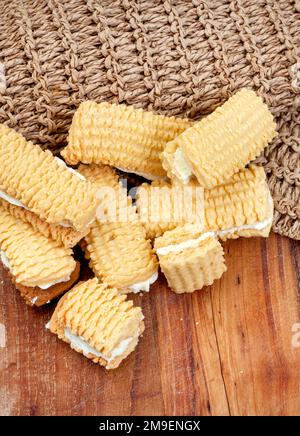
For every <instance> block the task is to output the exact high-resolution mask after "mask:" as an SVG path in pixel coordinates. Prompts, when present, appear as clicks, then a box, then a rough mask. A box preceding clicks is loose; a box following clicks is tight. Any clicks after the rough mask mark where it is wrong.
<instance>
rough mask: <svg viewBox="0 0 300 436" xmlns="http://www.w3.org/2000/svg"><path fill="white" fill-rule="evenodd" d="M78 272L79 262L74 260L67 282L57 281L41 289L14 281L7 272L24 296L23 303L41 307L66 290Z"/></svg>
mask: <svg viewBox="0 0 300 436" xmlns="http://www.w3.org/2000/svg"><path fill="white" fill-rule="evenodd" d="M79 274H80V263H79V262H77V261H76V267H75V269H74V271H73V272H72V273H71V276H70V280H69V281H68V282H63V283H57V284H56V285H53V286H50V288H48V289H41V288H39V287H38V286H35V287H29V286H23V285H21V284H20V283H16V282H15V277H14V276H13V275H12V274H11V273H9V275H10V277H11V280H12V282H13V283H14V285H15V286H16V288H17V289H18V291H20V294H21V297H22V298H24V300H25V303H26V304H28V305H29V306H35V307H41V306H43V305H44V304H48V303H50V302H51V301H52V300H54V299H55V298H57V297H59V296H60V295H62V294H64V293H65V292H66V291H68V290H69V289H70V288H71V287H72V286H73V285H74V284H75V283H76V282H77V281H78V278H79Z"/></svg>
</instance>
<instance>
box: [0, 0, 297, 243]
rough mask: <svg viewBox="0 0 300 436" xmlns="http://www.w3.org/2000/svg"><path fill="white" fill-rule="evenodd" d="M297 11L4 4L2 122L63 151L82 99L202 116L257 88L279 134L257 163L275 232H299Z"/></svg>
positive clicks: (201, 4) (85, 0)
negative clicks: (268, 193)
mask: <svg viewBox="0 0 300 436" xmlns="http://www.w3.org/2000/svg"><path fill="white" fill-rule="evenodd" d="M299 12H300V5H299V1H298V0H297V1H293V0H232V1H229V0H219V1H218V0H215V1H209V0H207V1H200V0H189V1H188V0H172V1H171V0H165V1H162V0H109V1H108V0H102V1H99V0H68V1H64V0H61V1H59V0H47V1H46V0H23V1H18V0H0V29H1V32H0V62H1V65H0V122H4V123H6V124H8V125H9V126H11V127H14V128H16V129H17V130H18V131H20V132H22V133H23V134H24V135H25V136H26V137H27V138H29V139H32V140H33V141H35V142H39V143H41V144H42V145H43V146H44V147H49V148H51V149H52V150H58V149H59V148H60V147H62V146H63V145H64V144H65V143H66V136H67V132H68V128H69V126H70V122H71V119H72V115H73V113H74V111H75V109H76V107H77V106H78V105H79V103H80V102H81V101H83V100H85V99H92V100H96V101H97V102H100V101H114V102H122V103H126V104H128V105H135V106H137V107H143V108H144V109H148V110H151V111H154V112H157V113H163V114H167V115H178V116H188V117H191V118H194V119H198V118H200V117H201V116H202V115H204V114H207V113H209V112H211V111H212V110H214V109H215V108H216V107H217V106H218V105H220V104H221V103H223V102H224V101H225V100H226V99H227V98H228V97H229V96H230V95H232V94H233V93H234V92H235V91H236V90H237V89H239V88H241V87H245V86H246V87H251V88H253V89H254V90H256V91H257V92H258V93H259V94H261V95H263V97H264V99H265V101H266V102H267V103H268V105H269V106H270V108H271V110H272V112H273V114H274V115H275V116H276V119H277V124H278V129H279V137H278V138H277V139H276V140H275V141H274V143H273V144H271V145H270V146H269V147H268V149H267V150H266V152H265V155H264V157H262V158H260V162H262V163H263V165H264V166H265V169H266V172H267V174H268V176H269V183H270V187H271V190H272V194H273V197H274V200H275V207H276V213H275V219H274V226H273V228H274V230H275V231H277V232H279V233H282V234H284V235H288V236H290V237H292V238H295V239H300V206H299V203H300V201H299V200H300V158H299V151H300V143H299V133H300V132H299V129H300V126H299V124H300V116H299V104H300V103H299V100H300V96H299V89H300V65H299V62H300V60H299V52H298V53H297V48H298V50H299V47H300V19H299V17H300V14H299ZM297 56H298V58H297ZM297 63H298V64H297ZM297 65H298V71H297ZM297 76H298V77H297Z"/></svg>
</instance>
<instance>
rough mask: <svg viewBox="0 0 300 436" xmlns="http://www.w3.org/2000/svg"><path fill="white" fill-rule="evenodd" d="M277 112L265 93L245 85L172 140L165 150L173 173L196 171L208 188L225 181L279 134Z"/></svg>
mask: <svg viewBox="0 0 300 436" xmlns="http://www.w3.org/2000/svg"><path fill="white" fill-rule="evenodd" d="M275 128H276V124H275V123H274V120H273V116H272V114H271V112H270V111H269V109H268V107H267V106H266V104H264V103H263V101H262V99H261V97H258V96H257V95H256V94H255V92H254V91H252V90H249V89H245V88H244V89H242V90H240V91H239V92H237V93H236V94H235V95H234V96H233V97H231V98H230V99H229V100H228V101H227V102H226V103H224V104H223V105H222V106H220V107H219V108H217V109H216V110H215V111H214V112H213V113H212V114H210V115H208V116H207V117H206V118H203V119H202V120H201V121H199V122H197V123H195V124H194V125H193V126H192V127H190V128H189V129H186V130H185V131H184V132H183V133H181V134H180V135H178V136H177V137H176V138H175V139H173V141H171V142H169V143H168V144H167V145H166V147H165V150H164V151H163V153H162V162H163V167H164V169H165V170H166V171H167V173H168V175H169V177H171V178H175V179H178V180H180V181H182V182H183V183H187V182H188V180H189V179H190V177H191V176H192V175H194V176H196V178H197V180H198V182H199V184H200V185H201V186H203V187H204V188H206V189H211V188H213V187H215V186H218V185H221V184H222V183H225V182H226V181H227V180H228V179H230V178H231V177H232V176H233V175H234V174H235V173H237V172H238V171H240V170H242V169H243V168H244V167H245V166H246V165H247V164H248V163H249V162H250V161H251V160H253V159H254V158H255V157H257V156H258V155H259V154H260V153H261V152H262V151H263V149H264V147H266V145H267V144H268V143H269V142H270V141H271V140H272V139H273V138H274V137H275V136H276V134H277V133H276V130H275Z"/></svg>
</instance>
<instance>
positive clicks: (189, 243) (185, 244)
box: [156, 216, 273, 256]
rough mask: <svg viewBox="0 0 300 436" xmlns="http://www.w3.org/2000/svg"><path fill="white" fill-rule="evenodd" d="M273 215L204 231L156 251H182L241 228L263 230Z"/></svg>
mask: <svg viewBox="0 0 300 436" xmlns="http://www.w3.org/2000/svg"><path fill="white" fill-rule="evenodd" d="M272 220H273V216H271V217H270V218H266V219H264V220H262V221H258V222H256V223H254V224H244V225H242V226H235V227H230V228H228V229H224V230H217V231H216V232H206V233H203V234H202V235H201V236H199V238H196V239H188V240H187V241H183V242H180V243H179V244H173V245H167V246H166V247H160V248H158V249H157V250H156V253H157V254H158V255H161V256H166V255H167V254H169V253H180V252H181V251H183V250H185V249H187V248H195V247H197V246H198V244H199V242H201V241H203V240H205V239H208V238H211V237H219V238H222V237H224V236H226V235H229V234H232V233H235V232H239V231H241V230H263V229H264V228H265V227H267V226H268V225H270V224H271V223H272Z"/></svg>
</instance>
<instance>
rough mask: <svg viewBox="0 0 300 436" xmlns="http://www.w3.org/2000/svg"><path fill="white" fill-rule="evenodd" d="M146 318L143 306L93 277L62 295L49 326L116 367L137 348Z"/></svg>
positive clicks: (86, 352)
mask: <svg viewBox="0 0 300 436" xmlns="http://www.w3.org/2000/svg"><path fill="white" fill-rule="evenodd" d="M143 319H144V317H143V314H142V310H141V308H140V307H134V306H133V303H132V301H128V300H127V299H126V296H125V295H121V294H120V292H119V291H118V290H117V289H115V288H110V287H109V286H108V285H106V284H100V283H99V282H98V280H97V279H96V278H94V279H91V280H88V281H86V282H81V283H79V284H78V285H76V286H75V287H74V288H73V289H71V290H70V291H69V292H67V293H66V294H65V295H64V296H63V297H62V298H61V300H60V301H59V303H58V305H57V307H56V309H55V312H54V313H53V315H52V318H51V320H50V322H49V329H50V331H51V332H52V333H54V334H56V335H57V336H58V337H59V338H60V339H62V340H63V341H65V342H67V343H68V344H70V346H71V348H73V349H74V350H75V351H77V352H79V353H82V354H83V355H84V356H86V357H87V358H89V359H91V360H92V361H93V362H95V363H99V364H100V365H102V366H105V368H106V369H113V368H117V367H118V366H119V365H120V363H121V362H122V360H124V359H125V358H126V357H127V356H128V355H129V354H130V353H131V352H132V351H133V350H134V349H135V348H136V345H137V343H138V340H139V337H140V335H141V334H142V333H143V331H144V322H143Z"/></svg>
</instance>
